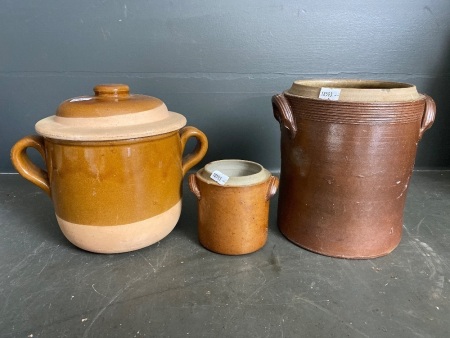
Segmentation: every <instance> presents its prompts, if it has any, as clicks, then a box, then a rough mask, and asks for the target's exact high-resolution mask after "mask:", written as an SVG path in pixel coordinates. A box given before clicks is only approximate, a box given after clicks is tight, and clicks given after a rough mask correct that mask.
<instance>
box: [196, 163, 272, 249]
mask: <svg viewBox="0 0 450 338" xmlns="http://www.w3.org/2000/svg"><path fill="white" fill-rule="evenodd" d="M189 187H190V189H191V191H192V192H193V193H194V194H195V195H196V196H197V199H198V237H199V241H200V243H201V244H202V245H203V246H204V247H205V248H207V249H209V250H211V251H214V252H216V253H220V254H226V255H242V254H247V253H251V252H254V251H257V250H259V249H261V248H262V247H263V246H264V244H265V243H266V241H267V232H268V222H269V200H270V198H271V197H272V196H273V195H274V194H275V193H276V191H277V188H278V178H277V177H275V176H273V175H272V174H271V173H270V172H269V171H268V170H267V169H265V168H263V167H262V166H261V165H260V164H258V163H255V162H251V161H245V160H221V161H214V162H211V163H208V164H207V165H206V166H205V167H204V168H202V169H200V170H199V171H198V172H197V173H196V174H192V175H190V176H189Z"/></svg>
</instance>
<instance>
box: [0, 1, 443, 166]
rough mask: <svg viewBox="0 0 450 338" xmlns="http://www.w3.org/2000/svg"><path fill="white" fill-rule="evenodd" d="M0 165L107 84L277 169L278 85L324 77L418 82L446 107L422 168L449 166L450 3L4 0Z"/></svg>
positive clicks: (216, 154)
mask: <svg viewBox="0 0 450 338" xmlns="http://www.w3.org/2000/svg"><path fill="white" fill-rule="evenodd" d="M0 3H1V9H0V46H1V47H0V116H1V119H0V172H12V171H13V168H12V166H11V164H10V161H9V150H10V148H11V146H12V145H13V143H14V142H15V141H16V140H18V139H19V138H20V137H22V136H24V135H27V134H31V133H34V123H35V122H36V121H38V120H39V119H41V118H43V117H46V116H48V115H53V114H54V111H55V108H56V107H57V106H58V104H59V103H60V102H61V101H63V100H64V99H67V98H70V97H74V96H79V95H84V94H89V93H90V92H91V89H92V87H93V86H94V85H95V84H98V83H105V82H115V83H117V82H119V83H127V84H129V85H130V87H131V89H132V91H133V92H135V93H142V94H148V95H152V96H156V97H159V98H161V99H162V100H163V101H165V102H166V104H167V106H168V107H169V109H171V110H173V111H177V112H180V113H182V114H184V115H185V116H186V117H187V119H188V123H189V124H190V125H194V126H196V127H198V128H200V129H202V130H203V131H204V132H205V133H206V134H207V135H208V136H209V140H210V150H209V153H208V155H207V157H206V159H205V160H204V161H203V162H202V164H204V163H206V162H207V161H211V160H215V159H222V158H243V159H249V160H254V161H257V162H260V163H261V164H263V165H264V166H266V167H267V168H269V169H277V168H278V167H279V165H280V160H279V127H278V124H277V123H276V121H275V120H274V118H273V116H272V108H271V104H270V97H271V95H273V94H275V93H278V92H281V91H282V90H284V89H286V88H288V87H289V86H290V85H291V83H292V81H293V80H296V79H301V78H311V77H314V78H316V77H320V78H323V77H340V78H374V79H386V80H393V81H405V82H410V83H414V84H415V85H417V87H418V89H419V90H420V91H421V92H424V93H428V94H429V95H431V96H432V97H433V98H434V99H435V100H436V103H437V107H438V115H437V118H436V122H435V125H434V126H433V127H432V129H431V130H429V131H428V132H427V133H426V134H425V136H424V138H423V140H422V141H421V142H420V148H419V153H418V157H417V161H416V167H421V168H423V167H427V168H438V167H450V130H449V125H450V117H449V114H450V43H449V42H450V1H448V0H436V1H426V0H415V1H412V0H401V1H400V0H399V1H391V0H384V1H381V0H380V1H357V0H354V1H351V0H350V1H342V2H337V1H333V0H322V1H314V0H310V1H298V0H296V1H278V0H270V1H268V0H264V1H262V0H254V1H242V0H228V1H220V2H219V1H207V0H199V1H144V0H134V1H125V0H116V1H100V0H79V1H61V0H57V1H50V0H45V1H44V0H34V1H31V0H30V1H20V0H11V1H5V0H3V1H0Z"/></svg>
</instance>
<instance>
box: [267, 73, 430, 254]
mask: <svg viewBox="0 0 450 338" xmlns="http://www.w3.org/2000/svg"><path fill="white" fill-rule="evenodd" d="M272 104H273V111H274V115H275V118H276V119H277V120H278V121H279V123H280V126H281V176H280V196H279V204H278V226H279V228H280V230H281V232H282V233H283V234H284V235H285V236H286V237H287V238H288V239H289V240H291V241H292V242H294V243H296V244H297V245H299V246H301V247H303V248H306V249H309V250H311V251H314V252H318V253H321V254H324V255H329V256H335V257H345V258H372V257H378V256H383V255H386V254H388V253H389V252H391V251H392V250H393V249H394V248H395V247H396V246H397V245H398V243H399V242H400V239H401V234H402V225H403V209H404V205H405V199H406V193H407V189H408V185H409V182H410V177H411V174H412V170H413V167H414V161H415V156H416V150H417V144H418V142H419V140H420V139H421V137H422V136H423V134H424V132H425V131H426V130H427V129H428V128H430V127H431V125H432V123H433V121H434V117H435V104H434V102H433V100H432V99H431V98H430V97H429V96H426V95H422V94H419V93H418V92H417V89H416V87H415V86H413V85H410V84H405V83H396V82H383V81H366V80H303V81H295V82H294V83H293V85H292V87H291V88H290V89H289V90H287V91H285V92H284V93H282V94H279V95H275V96H274V97H273V98H272Z"/></svg>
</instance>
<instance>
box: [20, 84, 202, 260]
mask: <svg viewBox="0 0 450 338" xmlns="http://www.w3.org/2000/svg"><path fill="white" fill-rule="evenodd" d="M94 91H95V95H94V96H82V97H76V98H73V99H69V100H66V101H64V102H63V103H62V104H61V105H60V106H59V107H58V109H57V112H56V115H54V116H50V117H47V118H45V119H43V120H41V121H39V122H38V123H37V124H36V131H37V133H38V134H39V136H27V137H24V138H23V139H21V140H20V141H18V142H17V143H16V144H15V145H14V147H13V148H12V150H11V159H12V162H13V165H14V167H15V168H16V169H17V171H18V172H19V173H20V174H21V175H22V176H23V177H25V178H26V179H27V180H29V181H31V182H32V183H34V184H36V185H37V186H38V187H40V188H42V189H43V190H44V191H45V192H46V193H47V194H48V195H49V196H50V198H51V199H52V201H53V204H54V207H55V213H56V218H57V220H58V223H59V226H60V228H61V230H62V232H63V233H64V235H65V236H66V237H67V239H68V240H69V241H70V242H72V243H73V244H75V245H76V246H78V247H80V248H82V249H85V250H88V251H92V252H98V253H119V252H126V251H132V250H136V249H140V248H143V247H146V246H148V245H151V244H153V243H155V242H157V241H159V240H160V239H162V238H164V237H165V236H166V235H168V234H169V233H170V232H171V231H172V229H173V228H174V226H175V224H176V223H177V221H178V219H179V216H180V212H181V182H182V179H183V176H184V174H186V172H187V171H188V170H189V169H190V168H191V167H192V166H194V165H195V164H196V163H198V162H199V161H200V160H201V159H202V158H203V156H204V155H205V153H206V151H207V147H208V142H207V138H206V136H205V135H204V134H203V133H202V132H201V131H199V130H198V129H196V128H193V127H184V126H185V124H186V119H185V117H184V116H182V115H180V114H177V113H174V112H169V111H168V110H167V107H166V105H165V104H164V103H163V102H162V101H161V100H159V99H157V98H154V97H150V96H145V95H132V94H130V93H129V88H128V86H126V85H122V84H107V85H98V86H96V87H95V88H94ZM190 137H194V138H196V139H197V141H198V145H197V148H196V149H195V150H194V152H193V153H192V154H189V155H187V156H185V157H182V154H183V150H184V147H185V145H186V142H187V140H188V139H189V138H190ZM29 147H31V148H35V149H36V150H38V151H39V153H40V154H41V155H42V157H43V158H44V161H45V164H46V170H43V169H40V168H39V167H37V166H36V165H35V164H33V163H32V162H31V161H30V159H29V157H28V156H27V153H26V150H27V148H29Z"/></svg>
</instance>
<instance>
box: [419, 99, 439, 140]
mask: <svg viewBox="0 0 450 338" xmlns="http://www.w3.org/2000/svg"><path fill="white" fill-rule="evenodd" d="M435 117H436V104H435V103H434V100H433V99H432V98H431V97H429V96H428V95H425V111H424V113H423V117H422V124H421V126H420V132H419V139H421V138H422V136H423V134H424V133H425V131H426V130H427V129H430V128H431V126H432V125H433V122H434V118H435Z"/></svg>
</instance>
